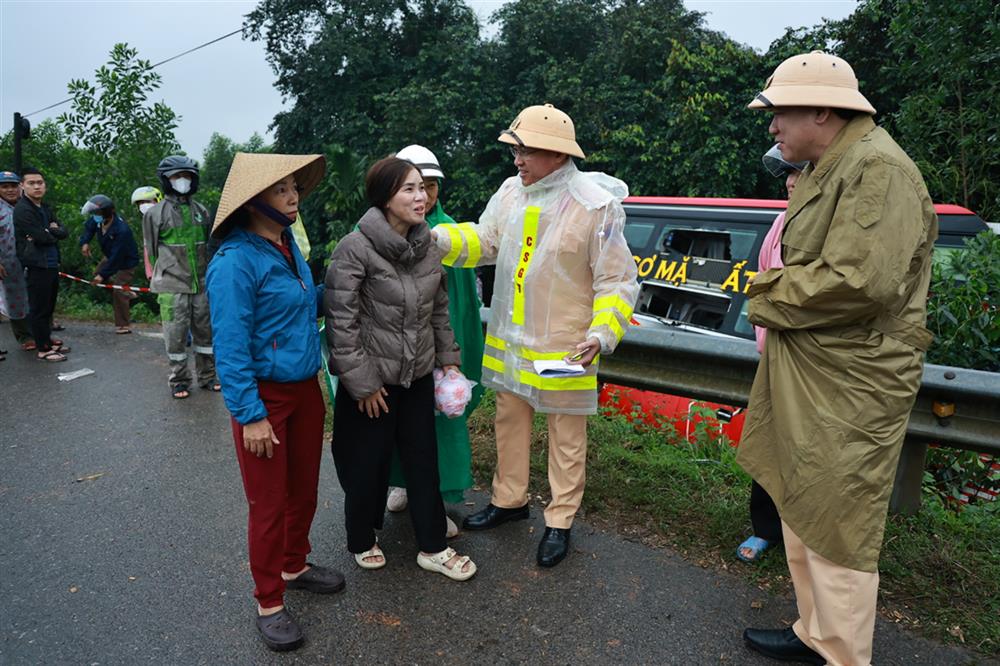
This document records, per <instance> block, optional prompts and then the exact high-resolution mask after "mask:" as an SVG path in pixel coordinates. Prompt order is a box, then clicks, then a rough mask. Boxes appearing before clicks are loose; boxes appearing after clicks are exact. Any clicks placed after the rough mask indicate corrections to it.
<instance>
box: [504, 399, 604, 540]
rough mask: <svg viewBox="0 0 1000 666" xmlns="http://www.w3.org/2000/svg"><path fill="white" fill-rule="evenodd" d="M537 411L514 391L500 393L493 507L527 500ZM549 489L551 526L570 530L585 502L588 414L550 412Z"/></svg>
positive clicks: (513, 505) (547, 517)
mask: <svg viewBox="0 0 1000 666" xmlns="http://www.w3.org/2000/svg"><path fill="white" fill-rule="evenodd" d="M534 415H535V410H534V409H532V407H531V405H529V404H528V403H526V402H525V401H524V400H521V399H520V398H518V397H517V396H515V395H514V394H512V393H505V392H502V391H497V418H496V436H497V469H496V473H495V474H494V475H493V500H492V501H493V505H494V506H498V507H501V508H504V509H513V508H517V507H521V506H524V505H525V504H527V503H528V476H529V471H530V465H531V424H532V421H533V419H534ZM547 416H548V422H549V489H550V490H551V492H552V501H551V502H550V503H549V505H548V506H547V507H546V508H545V525H546V527H557V528H561V529H569V528H570V527H571V526H572V525H573V517H574V516H575V515H576V512H577V510H578V509H579V508H580V502H582V501H583V486H584V483H585V482H586V478H587V475H586V467H587V417H586V416H583V415H578V414H548V415H547Z"/></svg>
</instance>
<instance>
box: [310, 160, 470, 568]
mask: <svg viewBox="0 0 1000 666" xmlns="http://www.w3.org/2000/svg"><path fill="white" fill-rule="evenodd" d="M365 192H366V194H367V197H368V200H369V203H371V204H372V208H370V209H369V210H368V212H367V213H365V214H364V216H363V217H362V218H361V221H360V222H359V224H358V229H357V230H356V231H353V232H351V233H350V234H348V235H347V236H345V237H344V238H343V239H342V240H341V241H340V242H339V243H338V244H337V248H336V249H335V250H334V252H333V256H332V257H331V258H330V268H329V270H328V271H327V274H326V294H325V296H324V309H325V312H326V335H327V341H328V343H329V348H330V359H329V365H330V368H331V371H332V372H334V373H335V374H336V375H337V376H338V377H339V379H340V384H339V388H338V390H337V396H336V399H335V402H334V412H333V442H332V450H333V460H334V463H335V464H336V467H337V477H338V478H339V479H340V485H341V487H343V489H344V494H345V496H346V497H345V502H344V511H345V514H346V516H345V518H346V526H347V548H348V550H350V551H351V552H352V553H354V559H355V561H356V562H357V563H358V565H359V566H361V567H362V568H364V569H378V568H380V567H383V566H385V556H384V554H383V553H382V550H381V548H380V547H379V545H378V541H377V538H376V536H375V530H377V529H381V528H382V519H383V516H384V514H385V500H386V492H387V491H388V488H389V463H390V460H391V457H392V451H393V449H397V450H398V452H399V458H400V461H401V463H402V466H403V473H404V474H405V475H406V480H407V484H408V488H409V499H410V518H411V520H412V521H413V529H414V532H415V533H416V537H417V543H418V545H419V546H420V551H421V552H420V553H419V554H418V555H417V564H419V565H420V566H421V567H422V568H424V569H427V570H429V571H436V572H439V573H442V574H444V575H446V576H448V577H449V578H452V579H454V580H468V579H469V578H471V577H472V576H473V574H475V572H476V565H475V563H473V562H472V561H471V560H470V559H469V558H468V557H465V556H459V555H458V554H457V553H456V552H455V551H454V550H453V549H451V548H448V547H447V546H446V544H445V529H446V527H445V525H446V523H445V513H444V503H443V501H442V499H441V492H440V490H439V488H438V485H439V481H438V463H437V438H436V435H435V431H434V380H433V377H432V375H431V373H432V371H433V370H434V368H435V367H436V366H437V367H444V368H448V367H451V366H457V365H458V364H459V363H460V362H461V354H460V350H459V348H458V345H457V344H455V335H454V333H453V332H452V330H451V325H450V324H449V319H448V294H447V291H446V287H445V285H446V282H445V274H444V270H443V269H442V267H441V254H440V251H439V250H437V248H436V247H435V245H434V243H433V242H431V237H430V230H429V229H428V227H427V223H426V221H425V220H424V214H425V207H426V206H425V204H426V202H427V196H426V194H425V193H424V185H423V177H422V176H421V174H420V171H419V170H418V169H417V168H416V167H415V166H413V165H412V164H411V163H409V162H407V161H405V160H400V159H397V158H395V157H387V158H385V159H382V160H379V161H378V162H376V163H375V164H374V165H372V167H371V169H369V171H368V175H367V176H366V178H365Z"/></svg>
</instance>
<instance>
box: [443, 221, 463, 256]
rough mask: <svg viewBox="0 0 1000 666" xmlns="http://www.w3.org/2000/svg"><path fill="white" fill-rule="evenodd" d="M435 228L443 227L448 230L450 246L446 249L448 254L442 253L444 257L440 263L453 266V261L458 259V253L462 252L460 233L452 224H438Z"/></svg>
mask: <svg viewBox="0 0 1000 666" xmlns="http://www.w3.org/2000/svg"><path fill="white" fill-rule="evenodd" d="M437 229H443V230H445V231H447V232H448V238H450V239H451V248H450V249H449V250H448V254H446V255H444V259H442V260H441V263H442V264H444V265H445V266H454V265H455V261H456V260H457V259H458V255H460V254H462V245H463V243H462V235H461V234H460V233H459V232H458V229H456V228H455V225H453V224H439V225H437Z"/></svg>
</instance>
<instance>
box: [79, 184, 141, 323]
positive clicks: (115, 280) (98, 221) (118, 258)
mask: <svg viewBox="0 0 1000 666" xmlns="http://www.w3.org/2000/svg"><path fill="white" fill-rule="evenodd" d="M80 212H81V213H82V214H83V215H86V216H87V221H86V222H84V224H83V234H81V235H80V249H81V250H82V251H83V254H84V256H86V257H90V254H91V253H90V240H91V239H92V238H93V237H94V236H97V242H98V243H99V244H100V246H101V251H102V252H104V259H103V260H102V261H101V263H100V264H98V266H97V270H96V272H95V275H94V277H93V278H92V279H93V281H94V282H96V283H98V284H120V285H121V284H124V285H128V284H131V283H132V273H133V272H134V271H135V267H136V266H137V265H138V264H139V249H138V248H137V247H136V245H135V236H133V235H132V230H131V229H130V228H129V226H128V224H127V223H126V222H125V220H123V219H122V218H121V216H119V215H118V214H117V213H116V212H115V202H114V201H112V200H111V198H110V197H106V196H104V195H103V194H95V195H94V196H92V197H90V199H88V200H87V203H85V204H84V205H83V209H82V210H81V211H80ZM134 298H135V294H133V293H131V292H128V291H122V290H120V289H115V290H114V291H113V292H112V293H111V305H112V308H113V309H114V313H115V333H117V334H119V335H123V334H126V333H131V332H132V330H131V329H130V328H129V309H130V308H131V305H132V299H134Z"/></svg>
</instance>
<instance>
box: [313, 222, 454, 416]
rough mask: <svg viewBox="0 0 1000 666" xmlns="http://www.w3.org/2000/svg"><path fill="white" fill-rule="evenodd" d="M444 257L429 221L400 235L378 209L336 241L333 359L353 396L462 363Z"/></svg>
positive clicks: (327, 308)
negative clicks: (450, 314) (450, 315)
mask: <svg viewBox="0 0 1000 666" xmlns="http://www.w3.org/2000/svg"><path fill="white" fill-rule="evenodd" d="M441 256H442V255H441V252H440V250H438V249H437V248H436V247H435V246H434V244H433V243H432V242H431V234H430V229H429V228H428V227H427V225H426V224H422V225H420V226H417V227H412V228H410V230H409V232H408V233H407V236H406V238H403V237H402V236H400V235H399V234H398V233H396V232H395V231H393V230H392V228H391V227H390V226H389V222H388V221H387V220H386V219H385V216H384V215H383V214H382V211H380V210H379V209H378V208H369V209H368V212H367V213H365V214H364V216H363V217H362V218H361V221H360V222H359V223H358V229H357V230H356V231H353V232H351V233H349V234H348V235H347V236H345V237H344V238H343V239H342V240H341V241H340V242H339V243H338V244H337V247H336V249H335V250H334V251H333V256H331V257H330V268H329V269H328V270H327V272H326V293H325V295H324V297H323V309H324V312H325V314H326V338H327V343H328V345H329V348H330V359H329V365H330V368H331V371H332V372H333V373H334V374H336V375H337V376H338V377H339V379H340V383H341V385H342V386H343V387H344V388H345V389H346V390H347V392H348V393H349V394H350V396H351V397H352V398H354V399H355V400H361V399H362V398H367V397H368V396H370V395H372V394H373V393H375V392H376V391H378V390H379V389H380V388H382V386H384V385H397V386H404V387H409V385H410V384H411V383H412V382H413V381H414V380H416V379H420V378H421V377H423V376H424V375H427V374H429V373H430V372H431V371H432V370H433V369H434V368H435V366H437V367H441V366H445V365H459V364H460V363H461V362H462V355H461V353H460V351H459V347H458V344H456V342H455V334H454V332H453V331H452V329H451V324H450V323H449V320H448V292H447V287H446V285H447V281H446V279H445V273H444V269H443V268H442V267H441Z"/></svg>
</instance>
